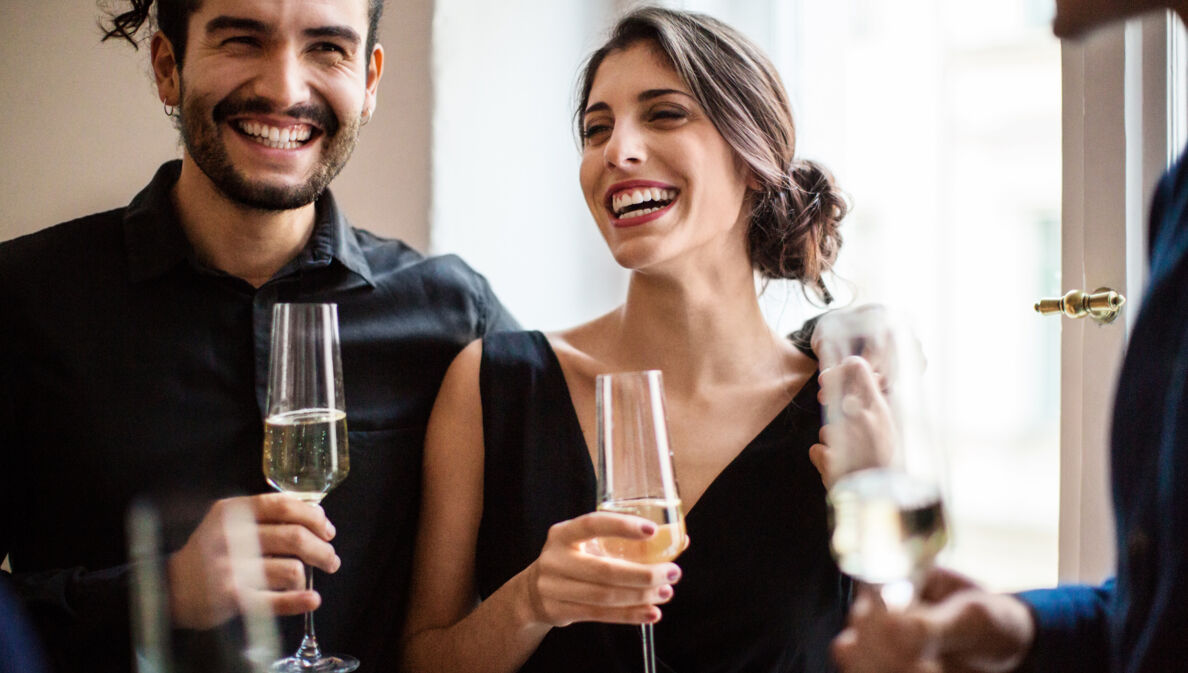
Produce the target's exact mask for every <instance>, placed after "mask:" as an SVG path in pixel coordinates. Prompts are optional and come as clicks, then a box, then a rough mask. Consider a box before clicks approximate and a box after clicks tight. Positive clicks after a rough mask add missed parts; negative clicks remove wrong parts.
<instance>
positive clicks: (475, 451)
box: [405, 8, 848, 673]
mask: <svg viewBox="0 0 1188 673" xmlns="http://www.w3.org/2000/svg"><path fill="white" fill-rule="evenodd" d="M577 122H578V126H579V132H580V134H581V137H582V139H583V141H582V147H583V150H582V161H581V172H580V181H581V186H582V191H583V192H584V194H585V197H586V203H587V205H588V206H589V208H590V212H591V214H592V215H593V216H594V221H595V223H596V224H597V225H598V228H599V230H600V231H601V233H602V235H603V238H604V239H605V240H606V244H607V246H608V247H609V248H610V253H611V254H612V255H613V256H614V258H615V260H616V261H617V262H618V263H619V264H620V265H622V266H624V267H626V268H628V269H630V270H631V272H632V273H631V281H630V286H629V288H628V291H627V298H626V301H625V302H624V303H623V305H622V306H620V307H619V308H617V309H616V310H614V311H612V312H611V313H609V314H607V315H604V316H602V317H600V318H596V319H595V320H593V321H591V322H589V323H586V324H584V325H580V326H578V327H574V328H572V329H570V330H566V331H563V332H559V333H556V334H550V335H547V336H546V335H543V334H541V333H539V332H520V333H511V334H502V335H495V336H490V337H488V338H486V339H485V340H484V341H482V342H479V343H474V344H471V345H470V346H469V347H468V348H467V349H466V350H465V351H464V352H463V353H462V354H461V355H459V356H458V358H457V360H455V361H454V363H453V365H452V366H451V368H450V371H449V373H448V374H447V376H446V378H445V382H444V383H443V385H442V389H441V392H440V393H439V395H438V398H437V404H436V407H435V408H434V410H433V415H432V418H431V421H430V426H429V431H428V436H427V439H426V447H425V467H424V491H423V506H422V516H421V528H420V536H419V539H418V549H417V560H416V567H415V571H414V573H415V577H414V586H413V598H412V604H411V606H410V615H409V620H408V631H407V639H406V648H405V664H406V666H407V668H408V669H409V670H410V671H416V672H421V671H449V672H450V673H453V672H455V671H515V670H523V671H548V672H549V673H554V672H556V671H598V672H599V673H606V672H612V671H636V670H639V666H640V650H639V630H638V628H635V627H634V626H628V625H637V624H642V623H646V622H655V623H656V627H655V642H656V652H657V659H658V661H659V662H660V670H673V671H680V672H682V673H688V672H692V671H748V672H756V671H823V670H826V669H828V667H829V664H828V643H829V641H830V639H831V638H832V636H833V635H834V634H835V633H836V632H837V631H838V630H840V628H841V626H842V620H843V615H844V608H845V604H846V599H847V596H848V585H847V583H846V581H845V580H844V579H843V578H842V576H841V575H840V574H839V572H838V570H837V568H836V566H835V565H834V563H833V561H832V559H831V558H830V554H829V548H828V532H827V526H826V517H825V493H824V490H823V487H822V485H821V479H820V475H819V474H818V473H817V471H816V470H815V469H814V468H813V466H812V464H811V463H810V462H809V455H808V454H809V447H810V446H811V445H812V444H813V443H814V442H815V441H816V438H817V431H818V428H819V427H820V408H819V407H818V405H817V399H816V397H817V395H816V393H817V383H816V362H815V361H814V360H813V359H812V358H811V357H810V356H809V355H807V354H806V353H805V352H802V350H801V349H800V348H799V347H798V345H797V344H796V343H794V342H793V341H790V340H789V339H786V338H783V337H781V336H780V335H779V334H777V333H775V332H774V331H772V329H771V328H770V327H769V326H768V325H767V323H766V322H765V320H764V318H763V316H762V314H761V312H760V308H759V302H758V297H757V294H756V282H755V280H756V276H755V275H756V273H758V274H759V275H760V276H762V277H764V278H790V279H796V280H799V281H801V282H802V283H804V284H805V285H806V286H807V287H809V288H811V289H812V290H813V291H818V292H823V291H824V289H823V288H824V286H823V285H822V284H821V280H820V278H821V274H822V273H823V272H824V271H825V270H827V268H828V267H829V265H830V264H831V263H832V261H833V259H834V257H835V256H836V253H837V250H838V247H839V245H840V237H839V235H838V231H837V227H838V224H839V221H840V219H841V218H842V216H843V215H844V213H845V204H844V201H843V200H842V198H841V197H840V195H839V194H838V193H837V192H836V191H835V188H834V186H833V184H832V180H831V178H830V177H829V176H828V174H827V173H825V172H824V171H823V170H822V169H821V168H820V167H818V166H816V165H814V164H811V163H807V162H803V161H800V160H798V159H796V158H794V156H793V149H794V141H795V139H794V131H793V125H792V117H791V113H790V111H789V107H788V102H787V97H786V94H785V92H784V90H783V86H782V84H781V82H780V80H779V77H778V75H777V74H776V72H775V69H774V68H773V67H772V66H771V64H770V62H769V61H768V60H767V58H766V57H765V56H764V55H763V54H762V53H761V52H760V51H759V50H758V49H757V48H755V46H754V45H752V44H751V43H750V42H749V41H748V40H747V39H746V38H744V37H743V36H742V35H740V34H739V33H737V32H736V31H734V30H733V29H731V28H730V27H728V26H726V25H724V24H722V23H721V22H719V21H716V20H714V19H712V18H709V17H706V16H702V15H698V14H692V13H685V12H678V11H669V10H663V9H656V8H647V9H642V10H637V11H635V12H633V13H631V14H629V15H627V16H626V17H624V18H623V19H622V20H620V21H619V23H618V24H617V25H616V27H615V29H614V31H613V33H612V36H611V38H610V40H609V41H608V42H607V43H606V45H605V46H603V47H602V48H601V49H599V50H598V51H597V52H595V53H594V55H593V56H592V57H591V58H590V60H589V62H588V64H587V65H586V68H585V70H584V76H583V80H582V88H581V97H580V101H579V106H578V108H577ZM643 369H660V370H662V371H663V372H664V378H665V387H666V397H667V409H668V418H669V427H670V428H671V434H672V446H673V453H674V461H675V468H676V472H677V475H678V477H679V480H680V487H681V496H682V500H683V502H684V504H685V511H686V513H687V517H686V525H687V527H688V528H687V529H688V533H689V537H690V539H691V540H692V542H691V545H690V546H689V547H688V549H687V550H686V551H685V552H684V553H683V554H682V556H681V557H680V559H679V561H680V564H679V566H678V565H677V564H674V563H658V564H637V563H632V562H628V561H623V560H618V559H613V558H608V557H605V556H599V555H596V554H594V553H590V552H588V551H587V546H586V545H585V544H584V543H585V542H587V541H589V540H591V539H593V538H595V537H600V536H619V537H630V538H645V537H647V536H649V535H650V534H652V533H653V532H654V529H655V527H654V526H653V525H652V524H650V523H649V522H647V521H644V520H643V519H638V518H634V517H628V516H625V515H618V514H611V513H593V510H594V507H595V502H594V500H595V476H594V467H593V464H592V457H593V455H594V451H595V448H594V446H595V444H594V441H595V440H594V434H595V421H594V407H595V405H594V379H595V376H597V375H598V374H602V373H606V372H619V371H632V370H643ZM661 617H663V618H661Z"/></svg>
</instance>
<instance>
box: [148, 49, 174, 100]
mask: <svg viewBox="0 0 1188 673" xmlns="http://www.w3.org/2000/svg"><path fill="white" fill-rule="evenodd" d="M149 53H150V57H151V59H150V60H151V62H152V64H153V77H154V78H155V79H156V80H157V97H158V98H160V99H161V102H162V103H164V104H165V105H177V104H178V102H179V101H180V100H181V74H180V72H179V71H178V65H177V58H176V57H175V56H174V52H173V43H172V42H170V41H169V38H167V37H165V34H164V33H162V32H161V31H157V32H156V33H155V34H154V35H153V39H152V42H151V43H150V51H149Z"/></svg>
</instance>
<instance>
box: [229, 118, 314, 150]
mask: <svg viewBox="0 0 1188 673" xmlns="http://www.w3.org/2000/svg"><path fill="white" fill-rule="evenodd" d="M237 126H238V128H239V130H240V131H242V132H243V133H244V134H245V135H247V136H249V137H250V138H251V139H252V140H255V141H256V142H258V143H260V144H261V145H264V146H265V147H271V148H272V149H274V150H292V149H297V148H298V147H301V146H302V145H303V144H305V141H307V140H309V137H310V136H311V135H313V129H312V128H311V127H309V126H306V125H305V124H298V125H296V126H290V127H288V128H280V127H277V126H268V125H267V124H261V123H260V122H255V121H241V122H239V123H238V124H237Z"/></svg>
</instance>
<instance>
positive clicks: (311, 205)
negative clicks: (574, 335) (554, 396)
mask: <svg viewBox="0 0 1188 673" xmlns="http://www.w3.org/2000/svg"><path fill="white" fill-rule="evenodd" d="M382 9H383V5H382V0H158V1H157V2H156V3H155V5H154V2H153V0H134V2H133V3H132V6H131V7H130V8H127V10H126V11H123V12H122V13H118V14H116V15H114V16H112V17H111V22H110V32H109V34H108V37H117V38H125V39H127V40H128V41H130V42H133V43H134V44H135V43H137V42H138V41H139V39H140V38H139V36H140V35H141V34H142V31H144V30H145V29H146V27H148V26H152V25H154V24H155V25H156V26H157V27H158V28H159V30H156V31H155V32H154V33H153V34H152V36H151V41H150V47H151V48H150V58H151V63H152V71H153V74H154V77H155V82H156V87H157V92H158V95H159V98H160V100H161V101H162V103H163V104H164V110H165V113H166V114H169V115H170V116H171V117H174V121H175V123H176V125H177V127H178V129H179V131H180V133H181V137H182V141H183V146H184V151H183V154H182V158H181V160H180V161H173V162H169V163H167V164H165V165H163V166H161V167H160V168H159V169H158V170H157V173H156V176H155V177H153V179H152V181H151V182H150V183H149V185H148V186H147V187H146V188H145V189H144V190H143V191H142V192H140V193H139V194H138V195H136V196H135V198H133V199H132V201H131V203H129V205H127V206H126V207H123V208H119V209H117V210H112V211H109V212H105V213H100V214H96V215H91V216H88V217H84V218H80V219H78V220H74V221H72V222H67V223H64V224H61V225H58V226H56V227H51V228H49V229H46V230H44V231H41V232H39V233H36V234H33V235H30V236H26V237H23V238H20V239H16V240H13V241H9V242H7V243H4V244H0V372H2V375H0V427H3V428H4V429H5V434H4V437H3V439H2V440H0V557H3V556H4V555H6V554H7V555H8V556H9V558H10V562H11V565H12V569H13V572H12V575H11V585H12V586H13V587H14V588H15V591H16V593H17V594H18V595H19V596H20V597H21V598H22V599H23V601H24V604H25V607H26V608H27V610H28V612H29V613H30V615H31V616H32V618H33V621H34V622H35V625H36V626H37V628H38V632H39V634H40V636H41V637H42V639H43V640H44V641H45V645H46V648H45V649H46V650H47V651H48V653H49V655H50V657H51V659H53V660H54V663H55V666H56V670H58V671H76V670H77V671H83V670H85V671H129V670H131V668H132V663H131V657H130V655H129V653H130V650H131V647H130V634H129V628H128V625H129V607H128V591H129V582H130V579H129V578H130V576H131V574H132V573H133V570H134V569H133V568H132V566H130V565H129V563H128V554H127V542H126V535H125V527H124V526H125V524H124V521H125V517H126V514H127V511H128V508H129V506H130V505H131V504H132V503H133V502H134V501H136V500H138V499H140V500H145V501H148V502H150V503H152V504H154V505H155V506H156V507H157V509H158V511H159V512H161V515H162V518H163V520H164V522H165V526H164V536H165V545H166V547H167V552H168V554H167V556H166V561H165V563H164V570H165V573H164V577H165V578H166V580H165V582H166V586H167V592H168V601H169V602H168V609H169V613H170V615H171V617H172V623H173V625H174V626H175V630H174V633H173V641H174V644H175V646H176V649H177V653H176V657H177V660H178V662H179V664H181V665H182V667H183V668H192V669H193V670H202V671H217V670H220V669H221V668H223V663H221V662H222V661H223V660H224V659H225V658H226V656H227V653H229V652H230V653H232V655H234V653H235V651H236V649H237V647H238V646H237V644H236V643H237V635H236V634H237V633H239V632H240V631H242V628H241V627H239V626H237V624H236V622H237V619H236V618H237V616H238V613H239V609H240V608H239V606H240V605H241V602H242V601H243V600H244V599H245V598H246V599H255V600H259V601H263V602H264V603H266V604H267V605H268V606H269V607H270V608H271V610H272V611H273V612H275V613H276V614H278V615H286V616H292V617H291V618H289V619H285V620H283V621H284V635H285V638H284V641H283V647H284V649H285V650H291V649H293V648H295V647H296V644H297V640H298V639H299V637H300V632H301V623H300V618H299V617H297V615H300V614H301V613H302V612H304V611H307V610H311V609H317V610H318V616H319V618H318V627H319V637H320V638H321V640H322V641H323V642H324V643H326V644H327V645H328V646H329V648H330V649H332V650H335V651H342V652H344V653H349V654H352V655H355V656H357V657H358V658H359V659H360V660H361V661H362V667H361V668H360V669H359V670H363V671H368V670H382V669H384V668H390V667H391V666H392V665H394V663H393V662H395V661H397V652H396V650H395V648H396V645H397V643H398V640H399V634H400V630H401V620H402V618H403V612H404V604H405V593H406V582H407V578H408V571H409V565H410V561H411V548H412V541H413V540H412V538H413V535H414V532H415V531H414V528H415V522H416V518H417V506H418V493H419V478H420V457H421V444H422V440H423V436H424V428H425V424H426V422H427V418H428V414H429V410H430V408H431V405H432V403H433V399H434V396H435V395H436V392H437V388H438V386H439V384H440V382H441V378H442V375H443V374H444V372H445V369H446V367H447V366H448V364H449V362H450V361H451V359H452V358H453V356H454V355H455V354H456V353H457V352H458V351H459V350H460V349H461V347H462V346H463V345H465V344H466V343H468V342H469V341H471V340H473V339H475V338H478V337H481V336H483V335H484V334H486V333H488V332H491V331H493V330H497V329H502V328H508V327H513V326H514V321H512V320H511V319H510V317H509V316H508V315H507V314H506V312H505V311H504V310H503V307H502V306H501V305H500V303H499V302H498V300H497V299H496V298H495V297H494V295H493V294H492V292H491V290H490V288H489V287H488V285H487V283H486V281H485V280H484V279H483V278H482V277H481V276H479V275H478V274H476V273H475V272H473V271H472V270H470V269H469V268H468V267H467V266H466V265H465V264H463V263H462V262H461V261H460V260H458V259H457V258H454V257H441V258H424V257H422V256H421V255H420V254H418V253H417V252H415V251H413V250H411V249H409V248H408V247H407V246H405V245H404V244H402V243H400V242H398V241H392V240H386V239H382V238H379V237H377V236H374V235H372V234H370V233H368V232H367V231H364V230H361V229H356V228H353V227H352V226H351V225H350V224H349V223H348V222H347V220H346V218H345V216H344V215H343V213H342V211H341V210H340V209H339V207H338V205H337V204H336V203H335V200H334V198H333V196H332V195H331V193H330V191H329V190H328V185H329V184H330V183H331V182H332V181H333V179H334V178H335V176H336V175H338V173H339V171H340V170H341V169H342V167H343V166H344V165H345V164H346V162H347V160H348V159H349V157H350V155H351V152H352V150H353V148H354V147H355V144H356V142H357V140H358V137H359V132H360V128H361V127H362V126H363V125H364V124H366V123H367V121H368V120H369V119H370V118H371V115H372V114H373V112H374V110H375V106H376V101H377V98H376V94H377V90H378V86H379V82H380V79H381V76H382V74H383V67H384V52H383V48H382V47H381V46H380V45H379V44H378V43H377V41H376V27H377V25H378V22H379V18H380V14H381V12H382ZM277 302H335V303H337V304H338V307H339V320H340V323H341V327H340V330H341V337H342V360H343V369H344V383H345V396H346V400H347V417H348V429H349V446H350V455H351V463H352V465H351V468H352V469H351V472H350V475H349V477H348V478H347V480H346V481H345V482H344V483H343V484H342V485H341V486H340V487H338V488H337V489H336V490H335V491H334V492H333V493H331V494H330V495H329V496H328V497H327V498H326V500H325V501H324V503H323V505H324V510H323V509H319V508H316V507H310V506H308V505H305V504H303V503H301V502H298V501H296V500H292V499H289V498H287V497H284V496H281V495H279V494H268V493H267V491H268V488H267V485H266V483H265V481H264V477H263V474H262V471H261V452H262V438H263V422H262V419H263V412H264V409H263V405H264V395H265V390H266V376H267V368H268V355H269V353H268V349H269V327H270V318H271V313H272V307H273V305H274V304H276V303H277ZM230 500H237V501H238V502H239V503H240V504H242V505H244V506H245V507H246V508H247V509H248V510H249V511H251V512H252V513H254V515H255V518H256V520H257V523H258V529H259V543H260V546H261V549H262V550H263V552H264V555H265V560H264V563H263V571H264V572H263V574H264V578H265V586H259V587H245V586H243V585H242V584H238V583H237V582H236V581H235V578H234V576H233V574H232V563H231V562H230V560H229V559H228V557H227V542H226V536H225V531H224V528H223V526H222V525H221V522H222V520H223V516H222V515H223V512H224V511H225V510H226V509H227V508H228V504H229V501H230ZM302 562H305V563H308V564H311V565H312V566H314V567H316V568H319V569H320V570H322V571H325V573H326V574H323V575H320V576H319V579H318V586H319V589H320V590H321V593H320V595H319V593H315V592H312V591H306V590H305V586H304V572H303V568H302Z"/></svg>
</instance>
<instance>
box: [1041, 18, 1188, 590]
mask: <svg viewBox="0 0 1188 673" xmlns="http://www.w3.org/2000/svg"><path fill="white" fill-rule="evenodd" d="M1183 44H1184V38H1183V27H1182V26H1181V25H1180V23H1179V20H1178V19H1176V18H1175V17H1174V15H1172V14H1171V13H1169V12H1159V13H1155V14H1151V15H1149V16H1145V17H1143V18H1141V19H1137V20H1134V21H1131V22H1129V23H1128V24H1127V25H1125V26H1121V25H1119V26H1116V27H1113V28H1110V29H1107V30H1103V31H1100V32H1099V33H1097V34H1094V35H1092V36H1091V37H1090V38H1089V39H1087V40H1085V41H1084V42H1080V43H1068V44H1066V45H1065V46H1064V50H1063V63H1064V65H1063V70H1064V211H1063V212H1064V216H1063V262H1062V266H1063V274H1062V275H1063V278H1064V279H1065V282H1064V288H1063V289H1065V290H1069V289H1081V290H1085V291H1092V290H1094V289H1097V288H1100V287H1109V288H1112V289H1115V290H1117V291H1119V292H1121V293H1122V294H1123V295H1125V296H1126V298H1127V299H1128V302H1127V304H1126V305H1125V307H1124V310H1123V313H1122V318H1123V319H1119V320H1117V321H1116V322H1114V323H1111V324H1108V325H1098V324H1095V323H1094V322H1092V321H1090V320H1085V319H1082V320H1077V321H1070V320H1068V319H1067V318H1065V319H1063V325H1062V337H1061V346H1062V360H1063V362H1062V383H1061V389H1062V404H1061V461H1060V462H1061V470H1060V472H1061V474H1060V488H1061V494H1060V556H1059V558H1060V563H1059V567H1060V572H1059V574H1060V579H1061V580H1064V581H1087V582H1096V581H1100V580H1101V579H1103V578H1104V577H1106V576H1108V575H1109V574H1111V573H1112V572H1113V569H1114V562H1115V558H1114V548H1115V545H1114V538H1113V517H1112V510H1111V506H1110V493H1109V488H1108V461H1109V457H1108V453H1109V452H1108V433H1109V428H1110V423H1111V413H1110V410H1111V409H1112V404H1113V397H1114V389H1115V385H1114V382H1115V380H1116V378H1117V371H1118V368H1119V365H1120V361H1121V355H1122V352H1123V349H1124V348H1125V343H1126V339H1127V336H1128V332H1129V328H1130V326H1131V325H1133V321H1134V318H1135V316H1136V315H1137V312H1138V309H1139V305H1140V303H1141V299H1142V289H1143V287H1144V284H1145V280H1146V227H1147V216H1148V212H1149V210H1150V203H1151V195H1152V193H1153V191H1154V189H1155V186H1156V183H1157V182H1158V179H1159V177H1160V175H1161V174H1162V173H1163V172H1164V171H1165V170H1166V169H1167V167H1168V166H1169V165H1170V163H1171V162H1172V161H1173V160H1174V158H1175V156H1176V155H1177V154H1178V153H1179V152H1180V151H1181V149H1182V147H1183V143H1184V132H1183V128H1184V117H1185V115H1184V100H1183V98H1184V86H1183V76H1182V64H1183V51H1182V49H1183Z"/></svg>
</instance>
